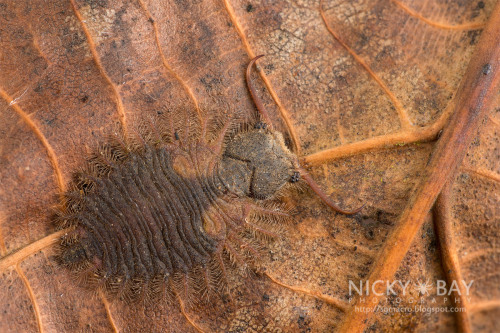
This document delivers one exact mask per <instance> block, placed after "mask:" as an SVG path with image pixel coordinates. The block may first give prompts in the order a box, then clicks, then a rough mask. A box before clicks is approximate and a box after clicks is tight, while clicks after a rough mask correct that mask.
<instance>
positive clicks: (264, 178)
mask: <svg viewBox="0 0 500 333" xmlns="http://www.w3.org/2000/svg"><path fill="white" fill-rule="evenodd" d="M296 159H297V157H296V156H295V155H294V154H292V153H291V152H290V150H289V149H288V148H287V147H286V145H285V142H284V140H283V135H282V134H281V133H280V132H278V131H275V130H272V129H268V128H267V126H265V124H264V123H258V124H256V125H255V127H254V128H253V129H251V130H247V131H241V132H239V133H237V134H236V135H235V136H234V137H233V138H231V140H229V142H227V145H226V148H225V150H224V154H223V156H222V160H221V163H220V167H219V177H220V179H221V181H222V182H223V184H224V186H225V187H226V188H227V189H229V190H230V191H231V192H233V193H235V194H237V195H238V196H249V197H253V198H256V199H268V198H272V197H273V196H274V195H275V194H276V193H277V192H278V191H279V190H280V189H281V188H283V187H284V186H285V185H286V184H287V183H289V182H291V181H292V182H293V181H295V178H296V175H297V173H296V171H295V169H294V161H295V160H296ZM294 177H295V178H294Z"/></svg>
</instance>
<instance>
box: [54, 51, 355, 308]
mask: <svg viewBox="0 0 500 333" xmlns="http://www.w3.org/2000/svg"><path fill="white" fill-rule="evenodd" d="M258 58H259V57H256V58H254V59H253V60H252V61H251V62H250V64H249V66H248V69H247V83H248V87H249V90H250V93H251V95H252V97H253V99H254V101H255V104H256V106H257V108H258V109H259V112H260V113H259V114H260V117H258V118H260V119H258V120H256V121H254V122H252V123H248V122H242V121H241V118H239V117H237V116H235V115H234V116H233V117H232V119H226V121H225V122H224V121H221V120H220V119H213V120H209V121H205V122H202V121H200V118H199V117H198V115H197V113H196V112H194V111H192V110H188V111H186V112H183V113H182V114H181V113H175V112H173V111H168V112H164V113H163V114H162V115H159V116H158V117H156V118H147V119H142V120H140V121H137V122H136V123H137V126H136V127H135V128H134V129H133V130H131V131H130V133H128V134H120V133H121V132H120V131H118V132H117V133H115V134H114V135H112V136H110V138H109V139H108V140H107V141H106V142H104V143H102V144H100V145H99V146H98V148H97V149H96V151H95V153H93V154H92V155H91V156H90V157H89V158H88V159H87V164H86V166H85V167H84V168H83V169H82V170H81V171H79V172H77V173H76V174H75V175H74V180H73V182H72V184H71V188H70V189H69V190H68V191H67V192H66V193H64V199H63V200H62V202H61V204H60V206H59V207H58V209H57V212H56V214H55V217H54V223H55V225H56V227H57V228H58V229H66V230H67V232H66V233H65V235H64V236H63V237H62V239H61V242H60V253H59V255H58V261H59V263H60V264H61V265H63V266H65V267H68V268H69V269H70V271H71V272H74V273H75V275H76V276H77V277H78V280H79V283H80V284H81V285H84V286H87V287H90V288H91V289H93V290H95V291H98V292H103V293H104V294H105V295H106V296H107V297H108V298H109V299H117V298H119V299H123V300H126V301H137V300H145V301H151V300H155V299H158V298H163V297H165V298H166V299H171V300H174V299H178V300H180V301H181V302H182V303H184V304H197V303H199V302H203V301H206V300H208V299H209V298H210V297H213V296H214V295H221V294H223V293H225V292H226V291H227V280H228V274H234V273H235V272H237V274H240V275H242V276H245V275H247V274H248V273H252V272H259V270H260V269H261V268H262V267H261V265H262V260H261V257H262V251H263V250H264V249H265V248H266V245H267V244H268V243H269V242H270V241H272V240H274V239H276V238H278V237H280V236H281V235H282V233H283V232H282V226H283V225H284V223H286V222H287V220H289V219H290V216H291V211H292V207H290V206H289V205H287V204H286V200H283V198H286V197H287V196H288V195H289V193H290V191H292V190H294V189H296V188H297V187H299V188H300V186H301V185H300V184H302V185H303V184H308V185H309V186H310V187H311V189H312V190H313V191H314V192H316V193H317V194H318V195H319V196H320V198H321V199H322V200H323V201H324V202H325V203H326V204H327V205H329V206H330V207H332V208H333V209H335V210H337V211H339V212H342V213H345V214H353V213H356V212H357V211H359V209H357V210H355V211H345V210H341V209H339V208H338V207H337V206H335V204H334V203H333V202H331V200H330V199H329V198H328V197H327V196H326V195H325V194H324V193H323V192H321V190H320V189H319V186H317V185H316V183H314V181H313V180H312V178H311V177H310V176H309V175H308V174H307V173H306V171H305V170H304V169H303V168H302V167H301V166H300V163H299V159H298V157H297V156H296V155H295V154H293V153H292V152H291V151H290V149H289V148H288V147H287V146H286V145H285V141H284V139H283V136H282V134H281V133H280V132H279V131H277V130H275V129H274V128H273V126H272V124H271V123H270V120H269V117H268V115H267V112H266V111H265V109H264V107H263V105H262V103H261V102H260V100H259V99H258V98H257V96H256V94H255V90H254V88H253V85H252V84H251V81H250V70H251V67H252V66H253V64H254V63H255V61H256V60H257V59H258Z"/></svg>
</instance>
